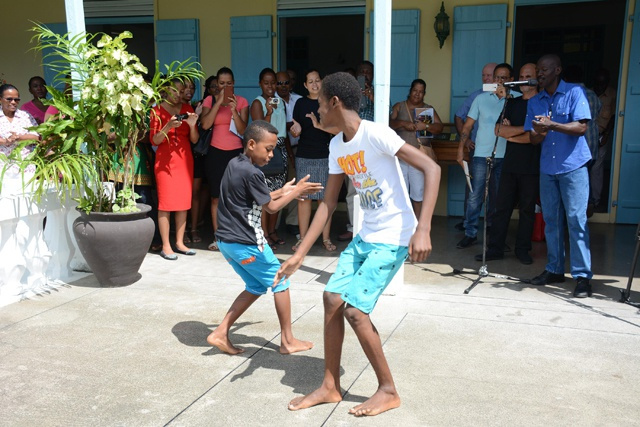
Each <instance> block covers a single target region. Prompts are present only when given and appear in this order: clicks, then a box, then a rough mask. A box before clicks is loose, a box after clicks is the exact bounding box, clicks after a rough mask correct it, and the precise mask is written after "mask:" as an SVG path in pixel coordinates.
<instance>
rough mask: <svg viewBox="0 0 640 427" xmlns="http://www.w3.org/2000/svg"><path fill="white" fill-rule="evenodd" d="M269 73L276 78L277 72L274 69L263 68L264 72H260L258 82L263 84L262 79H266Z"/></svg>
mask: <svg viewBox="0 0 640 427" xmlns="http://www.w3.org/2000/svg"><path fill="white" fill-rule="evenodd" d="M269 73H271V74H273V76H274V77H275V76H276V72H275V71H273V68H268V67H267V68H263V69H262V71H260V76H259V78H258V81H259V82H261V81H262V79H263V78H264V76H265V75H267V74H269Z"/></svg>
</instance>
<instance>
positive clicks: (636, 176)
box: [616, 0, 640, 224]
mask: <svg viewBox="0 0 640 427" xmlns="http://www.w3.org/2000/svg"><path fill="white" fill-rule="evenodd" d="M635 3H636V7H635V16H634V21H633V22H634V23H633V32H632V33H631V56H630V60H629V72H628V75H627V79H628V80H627V98H626V101H625V105H624V117H625V120H624V127H623V130H622V152H621V153H620V154H621V155H620V159H621V160H620V186H619V187H618V211H617V214H616V222H618V223H623V224H637V223H638V221H640V191H639V190H638V183H639V182H640V167H639V166H640V120H638V117H640V0H636V2H635ZM627 28H628V27H627Z"/></svg>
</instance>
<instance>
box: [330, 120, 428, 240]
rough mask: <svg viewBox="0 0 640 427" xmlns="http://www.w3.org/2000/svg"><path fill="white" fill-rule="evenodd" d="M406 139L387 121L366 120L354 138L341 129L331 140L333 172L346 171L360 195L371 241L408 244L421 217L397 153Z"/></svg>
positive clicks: (364, 232)
mask: <svg viewBox="0 0 640 427" xmlns="http://www.w3.org/2000/svg"><path fill="white" fill-rule="evenodd" d="M404 144H405V142H404V141H403V140H402V138H400V137H399V136H398V134H397V133H396V132H395V131H393V130H392V129H391V128H389V127H388V126H386V125H381V124H378V123H373V122H370V121H367V120H363V121H362V122H361V123H360V127H359V128H358V131H357V132H356V135H355V136H354V137H353V139H352V140H351V141H348V142H345V141H344V134H343V133H342V132H340V133H339V134H337V135H336V136H334V137H333V139H332V140H331V143H330V144H329V173H330V174H341V173H345V174H346V175H347V176H348V177H349V179H351V182H352V183H353V186H354V187H355V189H356V192H357V193H358V196H360V207H361V208H362V209H364V221H363V224H362V229H361V230H360V237H362V240H364V241H365V242H368V243H386V244H392V245H398V246H408V245H409V240H410V239H411V236H412V235H413V233H414V231H415V229H416V225H417V220H416V217H415V215H414V214H413V209H412V208H411V201H410V200H409V195H408V193H407V188H406V186H405V182H404V178H403V177H402V173H401V172H400V165H399V163H398V158H397V157H396V153H397V152H398V150H399V149H400V147H402V145H404Z"/></svg>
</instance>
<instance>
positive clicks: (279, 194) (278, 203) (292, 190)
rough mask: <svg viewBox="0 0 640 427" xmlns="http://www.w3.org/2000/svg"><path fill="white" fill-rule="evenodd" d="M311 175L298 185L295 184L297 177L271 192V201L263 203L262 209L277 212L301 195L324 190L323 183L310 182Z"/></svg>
mask: <svg viewBox="0 0 640 427" xmlns="http://www.w3.org/2000/svg"><path fill="white" fill-rule="evenodd" d="M309 178H310V175H307V176H305V177H304V178H302V179H301V180H300V181H298V184H297V185H294V182H295V180H296V179H295V178H293V179H292V180H291V181H289V182H287V183H286V184H285V185H284V186H282V188H280V189H278V190H276V191H272V192H271V200H270V201H269V203H265V204H264V205H262V209H264V210H265V211H267V212H269V213H276V212H278V211H279V210H280V209H282V208H283V207H285V206H287V205H288V204H289V202H291V201H292V200H293V199H297V198H299V197H301V196H308V195H309V194H315V193H317V192H318V191H321V190H322V184H320V183H319V182H309Z"/></svg>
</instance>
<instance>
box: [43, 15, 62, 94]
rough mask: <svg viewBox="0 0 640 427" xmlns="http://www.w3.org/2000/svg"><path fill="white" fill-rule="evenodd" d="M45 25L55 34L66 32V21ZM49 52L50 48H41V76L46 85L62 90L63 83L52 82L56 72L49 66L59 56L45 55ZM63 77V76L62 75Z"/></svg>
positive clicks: (59, 57)
mask: <svg viewBox="0 0 640 427" xmlns="http://www.w3.org/2000/svg"><path fill="white" fill-rule="evenodd" d="M45 26H46V27H47V28H49V29H50V30H51V31H53V32H54V33H56V34H60V35H64V34H66V33H67V23H66V22H62V23H53V24H45ZM51 52H53V50H52V49H43V50H42V68H43V72H44V74H43V76H42V77H44V81H45V82H47V85H48V86H52V87H55V88H56V89H58V90H63V89H64V84H61V83H58V84H54V79H55V77H56V72H55V71H54V70H53V69H52V68H51V65H50V64H51V62H52V61H55V60H59V59H62V57H61V56H56V57H52V56H50V57H47V55H48V54H50V53H51ZM62 77H64V76H62Z"/></svg>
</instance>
